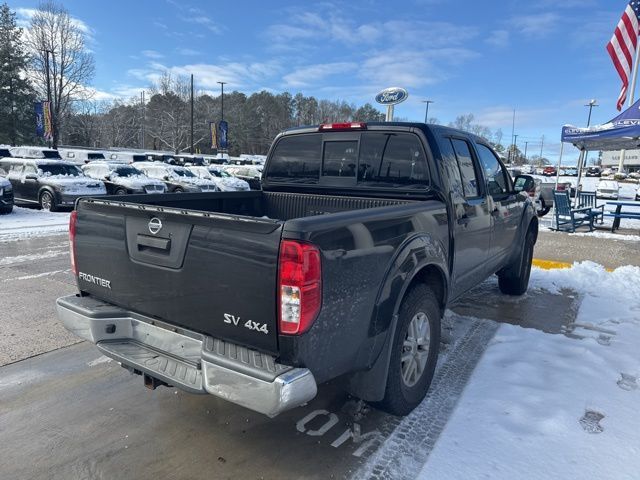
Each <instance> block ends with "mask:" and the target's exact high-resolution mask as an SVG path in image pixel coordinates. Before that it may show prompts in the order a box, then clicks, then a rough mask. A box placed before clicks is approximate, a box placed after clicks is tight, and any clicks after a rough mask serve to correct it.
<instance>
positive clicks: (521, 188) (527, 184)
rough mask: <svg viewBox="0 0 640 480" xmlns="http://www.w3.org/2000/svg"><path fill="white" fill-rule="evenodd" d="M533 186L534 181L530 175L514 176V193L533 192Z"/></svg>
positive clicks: (534, 184)
mask: <svg viewBox="0 0 640 480" xmlns="http://www.w3.org/2000/svg"><path fill="white" fill-rule="evenodd" d="M535 186H536V183H535V180H534V179H533V177H532V176H531V175H516V177H515V178H514V179H513V190H514V191H515V192H516V193H520V192H530V191H533V190H534V189H535Z"/></svg>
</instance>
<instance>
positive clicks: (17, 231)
mask: <svg viewBox="0 0 640 480" xmlns="http://www.w3.org/2000/svg"><path fill="white" fill-rule="evenodd" d="M68 229H69V212H62V213H54V212H44V211H41V210H32V209H30V208H22V207H15V206H14V207H13V212H12V213H10V214H8V215H0V241H9V240H17V239H20V238H24V237H32V236H42V235H50V234H52V233H58V232H60V233H62V232H66V231H67V230H68Z"/></svg>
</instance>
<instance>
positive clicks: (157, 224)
mask: <svg viewBox="0 0 640 480" xmlns="http://www.w3.org/2000/svg"><path fill="white" fill-rule="evenodd" d="M160 230H162V221H160V219H159V218H158V217H153V218H152V219H151V220H149V231H150V232H151V233H152V234H153V235H155V234H156V233H158V232H159V231H160Z"/></svg>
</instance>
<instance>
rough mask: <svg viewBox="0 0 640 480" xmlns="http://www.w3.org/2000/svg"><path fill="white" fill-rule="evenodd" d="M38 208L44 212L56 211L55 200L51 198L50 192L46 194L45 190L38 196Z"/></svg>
mask: <svg viewBox="0 0 640 480" xmlns="http://www.w3.org/2000/svg"><path fill="white" fill-rule="evenodd" d="M40 208H42V210H44V211H45V212H55V211H56V210H58V206H57V205H56V200H55V198H53V195H52V194H51V192H47V191H46V190H45V191H44V192H42V193H41V194H40Z"/></svg>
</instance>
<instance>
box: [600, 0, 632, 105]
mask: <svg viewBox="0 0 640 480" xmlns="http://www.w3.org/2000/svg"><path fill="white" fill-rule="evenodd" d="M639 25H640V1H638V0H631V1H630V2H629V4H628V5H627V8H625V10H624V12H623V13H622V18H621V19H620V21H619V22H618V25H617V26H616V29H615V30H614V32H613V36H612V37H611V40H609V43H607V52H609V56H610V57H611V61H613V66H614V67H615V68H616V71H617V72H618V75H619V76H620V80H622V90H620V95H618V102H617V104H616V107H617V108H618V110H621V109H622V106H623V105H624V102H625V100H626V99H627V90H628V88H629V82H630V81H633V80H632V79H630V78H629V77H631V75H632V72H634V74H635V72H636V69H637V68H638V67H637V65H636V68H635V69H634V68H633V67H634V65H633V61H634V58H635V55H636V48H637V47H638V35H639V34H640V26H639Z"/></svg>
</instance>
